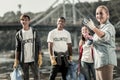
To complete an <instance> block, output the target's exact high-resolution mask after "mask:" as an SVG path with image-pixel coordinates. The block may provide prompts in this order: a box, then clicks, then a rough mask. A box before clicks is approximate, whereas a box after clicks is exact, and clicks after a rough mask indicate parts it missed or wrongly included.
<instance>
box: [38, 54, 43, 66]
mask: <svg viewBox="0 0 120 80" xmlns="http://www.w3.org/2000/svg"><path fill="white" fill-rule="evenodd" d="M41 65H42V55H41V54H39V57H38V66H39V68H40V67H41Z"/></svg>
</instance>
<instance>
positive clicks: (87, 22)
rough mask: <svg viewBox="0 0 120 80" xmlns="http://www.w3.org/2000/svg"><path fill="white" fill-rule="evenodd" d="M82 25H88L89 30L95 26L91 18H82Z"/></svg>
mask: <svg viewBox="0 0 120 80" xmlns="http://www.w3.org/2000/svg"><path fill="white" fill-rule="evenodd" d="M84 21H85V22H84V25H86V26H88V27H89V28H90V29H91V30H93V29H94V28H95V26H94V22H93V21H92V19H89V20H88V19H86V18H85V19H84Z"/></svg>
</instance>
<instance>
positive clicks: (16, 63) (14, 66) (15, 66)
mask: <svg viewBox="0 0 120 80" xmlns="http://www.w3.org/2000/svg"><path fill="white" fill-rule="evenodd" d="M18 64H19V61H18V60H17V59H15V61H14V65H13V68H17V67H18Z"/></svg>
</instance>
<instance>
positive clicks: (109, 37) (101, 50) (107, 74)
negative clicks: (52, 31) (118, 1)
mask: <svg viewBox="0 0 120 80" xmlns="http://www.w3.org/2000/svg"><path fill="white" fill-rule="evenodd" d="M109 17H110V15H109V10H108V8H107V7H106V6H105V5H100V6H98V7H97V9H96V19H97V21H98V22H99V24H100V25H99V27H98V28H97V27H96V26H95V25H94V23H93V21H92V20H91V19H89V20H87V23H85V25H87V26H88V27H89V28H90V29H91V30H92V31H93V32H94V33H95V34H94V36H93V45H94V52H95V69H96V79H97V80H113V69H114V66H116V65H117V58H116V52H115V49H116V46H115V33H116V31H115V27H114V26H113V25H112V24H111V23H110V22H109Z"/></svg>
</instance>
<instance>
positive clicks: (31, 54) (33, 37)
mask: <svg viewBox="0 0 120 80" xmlns="http://www.w3.org/2000/svg"><path fill="white" fill-rule="evenodd" d="M20 22H21V24H22V29H21V30H19V31H18V32H17V33H16V36H15V38H16V50H15V61H14V65H13V67H14V68H17V66H18V64H20V66H21V67H22V69H23V72H24V80H29V67H30V68H31V71H32V72H33V76H34V80H39V79H38V76H39V74H38V66H39V67H40V66H41V64H42V55H41V44H40V40H39V39H40V38H39V36H38V32H37V31H36V30H35V29H33V28H31V27H30V26H29V24H30V17H29V16H28V15H26V14H23V15H21V16H20Z"/></svg>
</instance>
